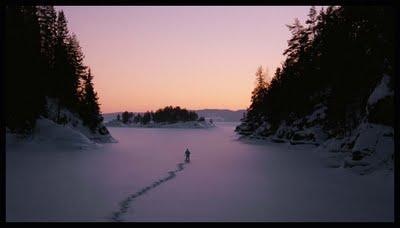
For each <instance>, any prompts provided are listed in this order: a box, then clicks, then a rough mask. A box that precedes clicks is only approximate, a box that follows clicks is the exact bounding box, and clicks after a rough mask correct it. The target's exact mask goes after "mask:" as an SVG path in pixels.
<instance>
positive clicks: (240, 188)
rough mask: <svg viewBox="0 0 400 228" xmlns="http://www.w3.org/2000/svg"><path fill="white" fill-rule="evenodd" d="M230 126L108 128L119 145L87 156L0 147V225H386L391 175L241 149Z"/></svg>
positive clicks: (287, 150)
mask: <svg viewBox="0 0 400 228" xmlns="http://www.w3.org/2000/svg"><path fill="white" fill-rule="evenodd" d="M234 127H235V124H234V123H218V125H217V127H216V128H212V129H151V128H109V130H110V132H111V133H112V135H113V137H114V138H115V139H117V140H118V141H119V143H114V144H104V145H100V146H99V148H95V149H82V150H79V149H68V148H64V147H57V146H56V145H54V146H49V145H46V146H43V145H40V144H26V145H7V148H6V218H7V221H112V216H113V213H115V212H118V211H120V212H121V211H122V212H121V213H120V214H119V218H120V219H122V220H123V221H393V219H394V177H393V172H390V171H384V170H382V171H377V172H374V173H372V174H369V175H364V176H360V175H358V174H356V173H353V172H351V171H349V170H346V169H343V168H327V167H325V166H324V163H323V162H322V161H321V158H320V156H319V155H318V154H317V153H316V152H314V151H313V148H314V147H313V146H289V145H281V144H268V143H245V142H242V141H238V140H237V139H236V136H235V134H234V132H233V130H234ZM186 147H188V148H189V149H190V150H191V152H192V156H191V162H190V163H189V164H185V165H183V166H182V165H181V166H180V167H177V164H179V163H182V162H183V160H184V150H185V149H186ZM181 169H183V170H181ZM169 171H173V173H168V172H169ZM168 177H170V178H169V179H168ZM160 180H164V181H160ZM158 181H160V182H158ZM153 183H156V184H155V185H154V187H149V188H148V189H147V190H146V189H145V190H143V188H145V187H147V186H151V185H152V184H153ZM141 190H143V192H142V194H135V193H137V192H138V191H139V192H140V191H141ZM129 196H131V200H130V201H129V200H128V201H125V209H123V207H121V205H120V203H121V202H122V201H124V200H126V199H129V198H127V197H129Z"/></svg>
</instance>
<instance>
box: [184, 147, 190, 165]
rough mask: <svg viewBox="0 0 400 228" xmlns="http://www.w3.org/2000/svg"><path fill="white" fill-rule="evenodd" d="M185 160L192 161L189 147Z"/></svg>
mask: <svg viewBox="0 0 400 228" xmlns="http://www.w3.org/2000/svg"><path fill="white" fill-rule="evenodd" d="M185 157H186V158H185V161H186V162H190V151H189V149H188V148H186V151H185Z"/></svg>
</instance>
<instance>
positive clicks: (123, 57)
mask: <svg viewBox="0 0 400 228" xmlns="http://www.w3.org/2000/svg"><path fill="white" fill-rule="evenodd" d="M309 8H310V7H309V6H176V7H175V6H58V7H56V9H58V10H60V9H62V10H63V11H64V13H65V15H66V17H67V20H68V27H69V29H70V31H71V32H73V33H75V34H76V35H77V36H78V40H79V41H80V45H81V47H82V50H83V52H84V54H85V64H86V65H88V66H90V68H91V70H92V73H93V75H94V84H95V89H96V91H97V92H98V94H99V98H100V104H101V111H102V112H103V113H108V112H117V111H125V110H128V111H133V112H135V111H146V110H154V111H155V110H156V109H158V108H162V107H164V106H166V105H173V106H178V105H179V106H181V107H184V108H188V109H203V108H220V109H232V110H237V109H245V108H247V107H248V106H249V104H250V96H251V91H252V90H253V88H254V85H255V76H254V74H255V72H256V69H257V67H258V66H259V65H262V66H263V67H264V68H265V67H268V71H269V75H270V76H272V74H273V73H274V72H275V69H276V67H278V66H279V65H280V63H281V62H282V61H283V60H284V56H283V55H282V53H283V51H284V49H285V48H286V47H287V40H288V39H289V38H290V32H289V30H288V29H287V27H286V26H285V24H291V23H292V22H293V21H294V18H296V17H297V18H299V19H300V21H301V22H304V21H305V18H306V17H307V14H308V11H309Z"/></svg>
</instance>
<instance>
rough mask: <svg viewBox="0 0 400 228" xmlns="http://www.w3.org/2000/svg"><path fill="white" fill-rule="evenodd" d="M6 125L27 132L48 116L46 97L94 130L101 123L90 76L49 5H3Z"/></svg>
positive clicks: (75, 44) (60, 119)
mask: <svg viewBox="0 0 400 228" xmlns="http://www.w3.org/2000/svg"><path fill="white" fill-rule="evenodd" d="M5 31H6V32H5V57H6V58H5V81H6V89H5V97H6V101H5V103H6V126H7V128H8V129H10V130H11V131H12V132H17V133H31V132H32V130H33V128H34V126H35V123H36V120H37V119H38V117H39V116H44V117H47V116H48V111H49V110H47V108H46V107H47V106H46V98H53V99H54V100H55V101H56V102H57V107H58V108H57V109H58V110H57V113H58V114H57V118H56V119H55V121H56V122H59V123H61V122H63V121H65V118H63V116H60V110H61V109H62V108H66V109H68V110H69V111H71V112H73V113H76V114H78V115H79V116H80V117H81V119H82V121H83V124H84V125H85V126H88V127H89V128H90V129H91V130H92V131H95V130H96V128H97V127H98V126H99V124H100V123H101V122H102V116H101V113H100V107H99V103H98V95H97V93H96V92H95V90H94V85H93V74H92V73H91V71H90V69H89V68H88V67H87V66H85V65H84V63H83V60H84V55H83V53H82V49H81V47H80V45H79V42H78V39H77V37H76V35H75V34H73V33H70V31H69V29H68V26H67V19H66V17H65V15H64V12H63V11H58V12H57V11H56V10H55V9H54V7H53V6H28V5H24V6H21V5H11V4H10V5H7V6H6V10H5Z"/></svg>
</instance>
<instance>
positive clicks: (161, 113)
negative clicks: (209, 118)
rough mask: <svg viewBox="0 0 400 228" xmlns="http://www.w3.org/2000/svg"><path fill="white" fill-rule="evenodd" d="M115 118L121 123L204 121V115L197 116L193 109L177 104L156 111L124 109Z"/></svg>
mask: <svg viewBox="0 0 400 228" xmlns="http://www.w3.org/2000/svg"><path fill="white" fill-rule="evenodd" d="M117 120H118V121H121V122H123V123H140V124H148V123H149V122H150V121H153V122H156V123H163V122H167V123H176V122H179V121H181V122H187V121H196V120H198V121H204V117H200V118H199V117H198V115H197V113H196V112H194V111H188V110H187V109H184V108H181V107H179V106H176V107H172V106H166V107H164V108H161V109H158V110H157V111H155V112H153V111H147V112H145V113H143V114H140V113H138V114H136V115H135V114H134V113H133V112H128V111H125V112H123V113H122V114H121V115H119V114H118V115H117Z"/></svg>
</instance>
